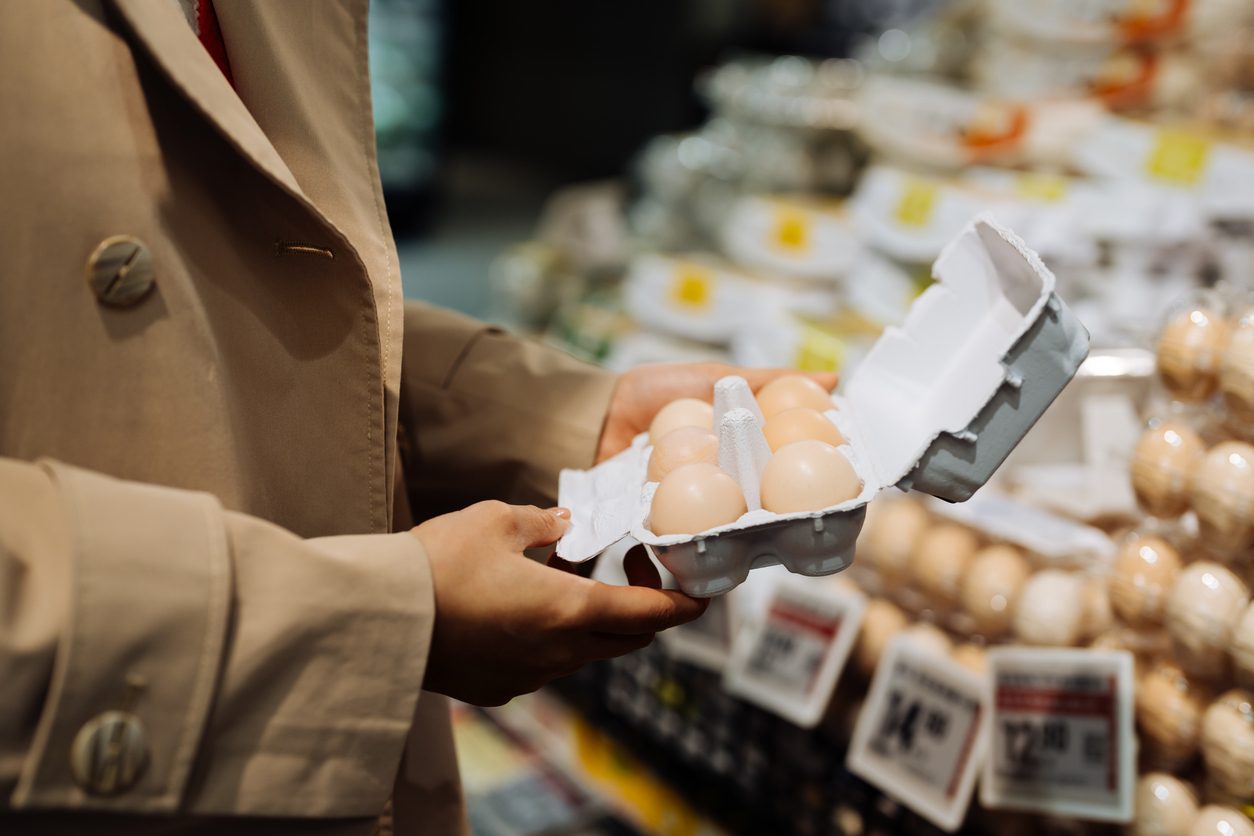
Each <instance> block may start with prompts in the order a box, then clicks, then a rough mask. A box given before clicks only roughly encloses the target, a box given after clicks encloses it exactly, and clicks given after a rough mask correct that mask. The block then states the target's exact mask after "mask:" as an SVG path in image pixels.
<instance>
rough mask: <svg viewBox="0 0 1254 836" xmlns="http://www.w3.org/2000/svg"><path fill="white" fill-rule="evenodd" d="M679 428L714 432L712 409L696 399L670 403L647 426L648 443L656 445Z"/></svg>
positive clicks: (684, 399)
mask: <svg viewBox="0 0 1254 836" xmlns="http://www.w3.org/2000/svg"><path fill="white" fill-rule="evenodd" d="M680 427H700V428H701V429H703V430H705V431H706V432H713V431H714V407H712V406H710V405H709V404H708V403H706V402H705V401H702V400H698V399H696V398H680V399H679V400H676V401H671V402H670V403H668V404H667V405H666V406H664V407H662V408H661V409H659V410H658V411H657V415H654V416H653V423H651V424H650V425H649V443H650V444H652V445H654V446H657V443H658V442H659V441H661V440H662V439H663V438H665V437H666V436H667V435H669V434H670V433H672V432H674V431H675V430H677V429H679V428H680Z"/></svg>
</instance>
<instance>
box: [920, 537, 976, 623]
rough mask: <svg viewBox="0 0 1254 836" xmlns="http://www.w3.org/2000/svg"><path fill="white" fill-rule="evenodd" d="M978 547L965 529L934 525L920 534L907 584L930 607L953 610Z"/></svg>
mask: <svg viewBox="0 0 1254 836" xmlns="http://www.w3.org/2000/svg"><path fill="white" fill-rule="evenodd" d="M979 546H980V541H979V538H977V537H976V536H975V532H973V531H972V530H971V529H969V528H967V527H965V526H961V525H956V524H954V523H941V524H939V525H934V526H932V527H931V528H929V529H928V530H927V531H924V532H923V536H922V537H920V538H919V542H918V543H917V544H916V545H915V548H914V553H913V554H912V555H911V556H910V580H911V581H913V582H914V584H915V585H916V586H917V587H918V588H919V591H921V592H922V593H923V595H924V596H925V597H926V598H927V599H928V601H929V603H931V604H932V605H933V606H936V607H952V606H955V605H957V603H958V595H959V591H960V589H961V584H962V577H963V575H964V574H965V573H966V571H967V566H969V565H970V563H971V561H972V560H973V559H974V558H975V553H976V550H977V549H978V548H979Z"/></svg>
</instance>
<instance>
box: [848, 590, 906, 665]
mask: <svg viewBox="0 0 1254 836" xmlns="http://www.w3.org/2000/svg"><path fill="white" fill-rule="evenodd" d="M909 624H910V619H909V618H908V617H907V616H906V614H905V612H904V611H902V609H901V607H898V606H897V605H896V604H894V603H893V602H892V601H888V600H885V599H883V598H872V599H871V600H869V601H867V602H866V610H865V611H864V612H863V614H862V627H861V629H860V630H859V631H858V641H857V643H856V644H855V645H854V647H853V661H854V664H856V665H857V666H858V670H860V671H862V673H864V674H866V675H867V676H870V675H871V674H873V673H875V668H876V666H877V665H879V663H880V657H881V656H883V655H884V648H886V647H888V643H889V642H891V641H892V640H893V639H894V638H896V637H897V634H898V633H900V632H902V631H903V630H905V629H906V627H907V626H908V625H909Z"/></svg>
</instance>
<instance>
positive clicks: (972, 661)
mask: <svg viewBox="0 0 1254 836" xmlns="http://www.w3.org/2000/svg"><path fill="white" fill-rule="evenodd" d="M949 655H950V657H951V658H952V659H953V660H954V661H955V662H957V663H958V664H959V665H962V666H963V667H964V668H966V669H967V670H969V671H971V672H972V673H976V674H979V675H980V676H983V675H984V674H986V673H988V654H987V653H986V652H985V650H984V648H982V647H980V646H979V645H978V644H972V643H971V642H963V643H962V644H960V645H958V646H957V647H955V648H954V650H953V652H952V653H950V654H949Z"/></svg>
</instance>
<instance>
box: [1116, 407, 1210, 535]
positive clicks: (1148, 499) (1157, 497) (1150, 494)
mask: <svg viewBox="0 0 1254 836" xmlns="http://www.w3.org/2000/svg"><path fill="white" fill-rule="evenodd" d="M1205 452H1206V446H1205V445H1204V444H1203V443H1202V439H1201V438H1199V437H1198V435H1197V433H1195V432H1193V430H1191V429H1189V428H1188V427H1186V426H1185V425H1184V424H1181V423H1179V422H1177V421H1164V422H1162V423H1159V424H1156V425H1154V426H1152V427H1150V428H1149V429H1147V430H1145V432H1143V433H1141V437H1140V439H1138V440H1137V443H1136V447H1135V448H1134V449H1133V451H1132V467H1131V471H1132V492H1133V493H1134V494H1135V495H1136V501H1137V503H1138V504H1139V505H1140V506H1141V507H1142V508H1143V509H1145V511H1146V512H1147V513H1149V514H1151V515H1152V516H1155V517H1161V518H1163V519H1171V518H1174V517H1178V516H1180V515H1181V514H1183V513H1184V512H1185V511H1187V510H1188V509H1189V493H1190V491H1191V489H1192V486H1193V472H1194V470H1195V469H1196V467H1197V465H1198V463H1199V462H1200V461H1201V459H1202V456H1203V455H1204V454H1205Z"/></svg>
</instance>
